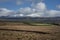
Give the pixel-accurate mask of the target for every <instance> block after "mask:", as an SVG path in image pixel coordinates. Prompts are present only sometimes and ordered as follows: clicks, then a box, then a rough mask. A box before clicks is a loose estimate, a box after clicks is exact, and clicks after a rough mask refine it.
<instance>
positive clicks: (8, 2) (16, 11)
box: [0, 0, 60, 17]
mask: <svg viewBox="0 0 60 40" xmlns="http://www.w3.org/2000/svg"><path fill="white" fill-rule="evenodd" d="M0 16H9V17H20V16H30V17H56V16H60V0H0Z"/></svg>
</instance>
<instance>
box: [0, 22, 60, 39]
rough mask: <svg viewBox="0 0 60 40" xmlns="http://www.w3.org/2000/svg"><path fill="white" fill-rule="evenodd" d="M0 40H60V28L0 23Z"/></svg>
mask: <svg viewBox="0 0 60 40" xmlns="http://www.w3.org/2000/svg"><path fill="white" fill-rule="evenodd" d="M0 40H60V27H59V26H54V25H48V26H44V25H43V26H30V25H26V24H23V23H18V22H16V23H14V22H0Z"/></svg>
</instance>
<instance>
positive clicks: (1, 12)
mask: <svg viewBox="0 0 60 40" xmlns="http://www.w3.org/2000/svg"><path fill="white" fill-rule="evenodd" d="M12 14H13V11H12V10H8V9H6V8H0V16H8V15H12Z"/></svg>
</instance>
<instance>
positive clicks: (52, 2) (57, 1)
mask: <svg viewBox="0 0 60 40" xmlns="http://www.w3.org/2000/svg"><path fill="white" fill-rule="evenodd" d="M36 1H37V0H35V2H36ZM43 2H44V3H45V4H46V6H47V8H48V9H57V8H56V6H57V5H60V0H44V1H43ZM31 3H32V2H28V1H24V0H23V4H20V5H18V4H17V0H9V1H0V8H8V9H12V10H17V9H19V8H20V7H27V6H30V5H31Z"/></svg>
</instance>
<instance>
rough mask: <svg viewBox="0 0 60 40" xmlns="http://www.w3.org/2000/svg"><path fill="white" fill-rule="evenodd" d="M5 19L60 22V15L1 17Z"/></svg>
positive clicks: (0, 18)
mask: <svg viewBox="0 0 60 40" xmlns="http://www.w3.org/2000/svg"><path fill="white" fill-rule="evenodd" d="M0 20H3V21H25V22H26V21H32V22H41V23H60V17H0Z"/></svg>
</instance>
